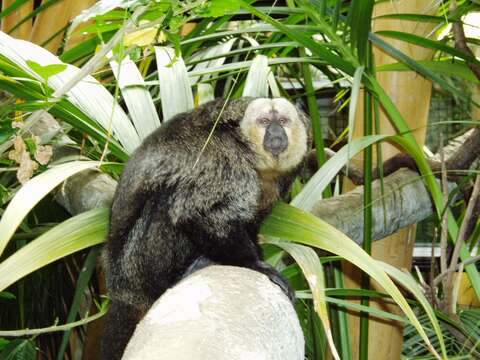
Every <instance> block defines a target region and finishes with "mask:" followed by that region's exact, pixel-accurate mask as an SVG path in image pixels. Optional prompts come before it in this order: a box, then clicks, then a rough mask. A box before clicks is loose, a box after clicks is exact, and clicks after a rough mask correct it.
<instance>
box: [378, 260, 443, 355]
mask: <svg viewBox="0 0 480 360" xmlns="http://www.w3.org/2000/svg"><path fill="white" fill-rule="evenodd" d="M377 263H378V264H379V265H380V266H381V267H382V268H383V269H384V270H385V272H386V273H387V274H388V275H390V277H391V278H393V279H395V280H396V281H397V282H399V283H400V284H401V285H402V286H403V287H404V288H406V289H407V290H408V291H410V292H411V293H412V294H413V295H414V296H415V297H416V298H417V300H418V302H419V303H420V305H422V307H423V309H424V310H425V312H426V313H427V316H428V318H429V319H430V322H431V323H432V326H433V329H434V330H435V334H436V335H437V338H438V341H439V343H440V348H441V350H442V355H443V357H444V359H446V358H447V349H446V348H445V341H444V339H443V334H442V329H441V328H440V324H439V323H438V320H437V317H436V316H435V311H434V310H433V308H432V305H430V302H429V301H428V300H427V298H426V297H425V295H424V294H423V292H422V289H421V288H420V287H419V286H418V283H417V282H416V281H415V279H414V278H413V277H412V275H411V274H410V273H406V272H403V271H401V270H399V269H397V268H396V267H394V266H392V265H390V264H387V263H385V262H383V261H380V260H377Z"/></svg>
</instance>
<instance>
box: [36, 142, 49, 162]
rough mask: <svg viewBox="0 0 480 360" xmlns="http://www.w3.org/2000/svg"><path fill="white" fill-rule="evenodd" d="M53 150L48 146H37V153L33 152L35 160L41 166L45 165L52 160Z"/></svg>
mask: <svg viewBox="0 0 480 360" xmlns="http://www.w3.org/2000/svg"><path fill="white" fill-rule="evenodd" d="M52 154H53V150H52V147H51V146H50V145H37V151H36V152H35V160H37V161H38V162H39V163H40V164H41V165H47V164H48V162H49V161H50V159H51V158H52Z"/></svg>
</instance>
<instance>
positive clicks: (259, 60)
mask: <svg viewBox="0 0 480 360" xmlns="http://www.w3.org/2000/svg"><path fill="white" fill-rule="evenodd" d="M269 72H270V68H269V67H268V57H266V56H265V55H257V56H255V58H254V59H253V62H252V66H251V67H250V70H248V74H247V80H245V88H244V89H243V96H252V97H268V82H267V78H268V73H269Z"/></svg>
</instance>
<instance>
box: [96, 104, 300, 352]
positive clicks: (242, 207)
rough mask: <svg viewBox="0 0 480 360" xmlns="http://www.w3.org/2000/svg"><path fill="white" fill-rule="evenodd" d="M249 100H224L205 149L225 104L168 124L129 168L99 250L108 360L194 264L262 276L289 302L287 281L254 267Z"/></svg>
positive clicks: (257, 187) (255, 190)
mask: <svg viewBox="0 0 480 360" xmlns="http://www.w3.org/2000/svg"><path fill="white" fill-rule="evenodd" d="M250 101H251V99H240V100H231V101H230V102H229V103H228V105H227V106H226V107H225V109H224V110H223V112H222V116H221V117H220V120H219V122H218V124H217V126H216V129H215V131H214V133H213V136H212V137H211V139H210V140H209V142H208V145H207V146H206V147H205V149H204V150H203V152H202V148H203V146H204V144H205V142H206V140H207V137H208V135H209V133H210V131H211V130H212V127H213V124H214V122H215V121H216V120H217V117H218V114H219V113H220V111H221V109H222V107H223V104H224V100H216V101H213V102H210V103H208V104H206V105H203V106H200V107H199V108H197V109H196V110H193V111H191V112H188V113H184V114H180V115H178V116H176V117H175V118H173V119H172V120H170V121H168V122H167V123H165V124H164V125H163V126H162V127H161V128H159V129H158V130H157V131H155V132H154V133H152V134H151V135H150V136H149V137H148V138H147V139H145V141H144V142H143V144H142V145H141V146H140V147H139V148H138V149H137V150H136V151H135V152H134V154H133V155H132V157H131V159H130V161H129V162H128V163H127V165H126V167H125V170H124V172H123V175H122V177H121V179H120V182H119V184H118V187H117V190H116V193H115V197H114V202H113V205H112V211H111V224H110V233H109V235H108V243H107V246H106V264H105V266H106V274H107V287H108V291H109V296H110V298H111V308H110V310H109V312H108V315H107V323H106V325H107V328H106V331H105V334H104V338H103V344H102V348H103V349H102V352H103V358H104V359H105V360H107V359H108V360H114V359H119V358H121V356H122V353H123V351H124V348H125V346H126V344H127V342H128V340H129V338H130V337H131V335H132V333H133V330H134V328H135V326H136V324H137V323H138V321H139V320H140V318H141V317H142V316H143V315H144V314H145V312H146V311H147V310H148V308H149V307H150V306H151V305H152V304H153V302H154V301H155V300H156V299H158V298H159V296H160V295H161V294H162V293H163V292H164V291H165V290H166V289H168V288H169V287H171V286H172V285H174V284H175V283H176V282H177V281H179V280H180V279H181V278H182V276H183V275H184V274H185V272H186V270H187V269H188V268H189V266H190V265H191V264H193V263H194V261H195V260H197V259H199V258H201V257H202V258H206V259H208V260H209V261H211V262H214V263H219V264H228V265H238V266H243V267H248V268H251V269H254V270H258V271H261V272H262V273H265V274H266V275H268V276H269V278H270V279H271V280H272V281H274V282H275V283H277V284H279V285H280V286H281V287H282V289H283V290H284V291H286V292H287V293H288V295H290V296H291V293H290V292H291V290H290V288H289V286H288V283H287V282H286V281H285V280H284V279H283V278H282V277H281V275H280V274H279V273H278V272H277V271H276V270H274V269H273V268H271V267H270V266H267V265H266V264H265V263H263V262H262V261H261V258H262V255H261V250H260V248H259V246H258V243H257V234H258V230H259V226H260V223H261V222H262V220H263V219H264V215H266V214H267V213H268V210H269V209H258V204H259V199H260V197H261V191H262V188H261V183H260V179H259V176H258V174H257V171H256V170H255V154H254V153H253V151H252V150H251V148H250V147H249V145H248V142H247V140H246V139H245V138H244V136H243V135H242V134H241V132H240V129H239V122H240V121H241V119H242V116H243V114H244V112H245V109H246V107H247V106H248V104H249V102H250ZM199 156H200V158H199V159H198V157H199ZM197 159H198V162H197ZM289 175H291V174H289ZM290 178H291V176H285V177H282V178H281V181H282V182H285V181H287V182H289V181H290ZM277 186H279V187H280V186H281V187H282V188H284V187H285V184H284V183H282V184H280V181H279V182H278V183H277ZM271 205H273V204H270V206H271Z"/></svg>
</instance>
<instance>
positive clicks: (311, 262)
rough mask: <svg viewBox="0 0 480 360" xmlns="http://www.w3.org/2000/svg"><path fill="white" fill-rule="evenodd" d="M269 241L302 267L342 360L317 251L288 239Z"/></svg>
mask: <svg viewBox="0 0 480 360" xmlns="http://www.w3.org/2000/svg"><path fill="white" fill-rule="evenodd" d="M267 242H268V243H270V244H274V245H276V246H278V247H280V248H282V249H283V250H285V251H286V252H287V253H288V254H289V255H290V256H291V257H293V259H294V260H295V262H296V263H297V264H298V265H299V266H300V268H301V269H302V272H303V275H304V276H305V279H306V280H307V282H308V286H309V287H310V290H311V292H312V297H313V304H314V308H315V311H316V312H317V314H318V316H319V317H320V320H321V321H322V324H323V327H324V329H325V333H326V334H327V339H328V344H329V346H330V350H331V351H332V355H333V357H334V358H335V359H336V360H340V356H339V355H338V351H337V348H336V347H335V343H334V342H333V336H332V328H331V326H330V320H329V317H328V308H327V303H326V301H325V288H326V284H325V275H324V273H323V267H322V264H321V262H320V259H319V258H318V255H317V253H316V252H315V251H314V250H313V249H312V248H310V247H308V246H303V245H299V244H294V243H290V242H286V241H279V240H272V239H270V238H268V241H267Z"/></svg>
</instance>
